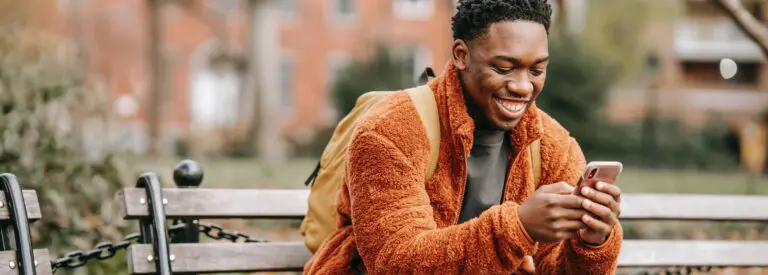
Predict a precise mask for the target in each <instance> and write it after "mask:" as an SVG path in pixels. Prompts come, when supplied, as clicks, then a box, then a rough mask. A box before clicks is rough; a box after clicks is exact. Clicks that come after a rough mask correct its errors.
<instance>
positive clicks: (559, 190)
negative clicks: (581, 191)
mask: <svg viewBox="0 0 768 275" xmlns="http://www.w3.org/2000/svg"><path fill="white" fill-rule="evenodd" d="M573 189H574V188H573V186H571V185H570V184H568V183H566V182H562V181H561V182H558V183H553V184H547V185H544V186H542V187H539V192H543V193H554V194H571V193H573Z"/></svg>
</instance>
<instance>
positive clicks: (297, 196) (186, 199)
mask: <svg viewBox="0 0 768 275" xmlns="http://www.w3.org/2000/svg"><path fill="white" fill-rule="evenodd" d="M118 196H119V199H120V200H121V205H122V207H123V210H124V212H123V213H124V218H125V219H137V218H140V217H146V216H147V215H148V212H147V211H148V210H147V204H141V203H140V200H141V199H142V198H146V193H145V191H144V189H138V188H126V189H123V190H121V191H120V192H119V193H118ZM163 196H164V197H165V198H166V199H168V204H166V205H165V215H166V217H167V218H169V219H183V218H199V219H215V218H220V219H227V218H240V219H244V218H245V219H247V218H251V219H268V218H294V219H300V218H302V217H304V214H305V213H306V210H307V198H308V196H309V193H308V192H307V191H306V190H269V189H205V188H200V189H179V188H165V189H163Z"/></svg>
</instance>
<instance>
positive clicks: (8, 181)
mask: <svg viewBox="0 0 768 275" xmlns="http://www.w3.org/2000/svg"><path fill="white" fill-rule="evenodd" d="M0 184H2V185H1V186H0V189H2V190H3V192H5V199H6V204H7V205H8V213H10V216H11V221H12V222H13V237H14V238H15V245H16V247H15V250H16V260H17V261H18V265H19V274H25V275H26V274H37V270H36V269H35V255H34V254H33V253H32V240H31V238H30V234H29V220H27V205H26V204H25V203H24V196H23V195H22V193H21V186H20V184H19V180H18V179H16V176H14V175H13V174H8V173H5V174H0ZM3 233H5V232H3ZM5 244H7V243H5V242H4V245H5ZM4 248H6V247H4Z"/></svg>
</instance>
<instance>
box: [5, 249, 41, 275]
mask: <svg viewBox="0 0 768 275" xmlns="http://www.w3.org/2000/svg"><path fill="white" fill-rule="evenodd" d="M34 253H35V261H37V263H38V264H37V268H36V269H37V274H38V275H49V274H53V270H51V255H50V254H49V253H48V249H35V250H34ZM10 262H16V263H17V264H16V266H15V267H14V268H13V269H11V267H10V266H9V263H10ZM18 274H19V267H18V261H16V252H15V251H2V252H0V275H18Z"/></svg>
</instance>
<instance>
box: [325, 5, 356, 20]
mask: <svg viewBox="0 0 768 275" xmlns="http://www.w3.org/2000/svg"><path fill="white" fill-rule="evenodd" d="M332 3H333V5H332V7H331V10H332V13H331V18H332V19H333V20H334V21H336V22H339V21H342V22H343V21H350V20H352V19H353V18H354V17H355V8H356V7H355V0H334V1H332Z"/></svg>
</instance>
